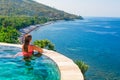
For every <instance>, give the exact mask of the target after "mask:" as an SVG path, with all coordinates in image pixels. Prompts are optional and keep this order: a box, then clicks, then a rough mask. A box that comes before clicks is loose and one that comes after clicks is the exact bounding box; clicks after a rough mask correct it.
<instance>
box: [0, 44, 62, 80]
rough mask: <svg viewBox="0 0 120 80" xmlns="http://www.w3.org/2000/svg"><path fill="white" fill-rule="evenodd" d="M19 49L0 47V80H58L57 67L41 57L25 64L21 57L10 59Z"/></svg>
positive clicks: (49, 60) (46, 58)
mask: <svg viewBox="0 0 120 80" xmlns="http://www.w3.org/2000/svg"><path fill="white" fill-rule="evenodd" d="M20 51H21V49H20V48H16V47H8V46H0V80H60V73H59V69H58V67H57V65H56V64H55V63H54V62H53V61H52V60H51V59H50V58H48V57H46V56H44V55H42V56H41V57H37V58H35V59H34V60H31V61H29V62H25V61H24V60H23V59H22V57H17V58H12V56H13V55H15V54H16V53H17V52H20Z"/></svg>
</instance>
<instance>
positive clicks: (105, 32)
mask: <svg viewBox="0 0 120 80" xmlns="http://www.w3.org/2000/svg"><path fill="white" fill-rule="evenodd" d="M86 32H91V33H96V34H103V35H104V34H110V35H115V34H116V33H117V32H107V31H95V30H86Z"/></svg>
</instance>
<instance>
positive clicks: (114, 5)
mask: <svg viewBox="0 0 120 80" xmlns="http://www.w3.org/2000/svg"><path fill="white" fill-rule="evenodd" d="M35 1H38V2H40V3H43V4H45V5H49V6H51V7H54V8H57V9H60V10H63V11H66V12H69V13H73V14H77V15H81V16H103V17H120V0H35Z"/></svg>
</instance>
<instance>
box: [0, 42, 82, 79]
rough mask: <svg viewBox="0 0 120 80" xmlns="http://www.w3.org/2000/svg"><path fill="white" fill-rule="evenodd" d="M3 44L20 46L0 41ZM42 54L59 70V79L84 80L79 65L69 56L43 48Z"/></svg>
mask: <svg viewBox="0 0 120 80" xmlns="http://www.w3.org/2000/svg"><path fill="white" fill-rule="evenodd" d="M0 45H3V46H13V47H20V48H21V45H20V44H9V43H0ZM43 55H45V56H47V57H49V58H50V59H52V60H53V61H54V62H55V63H56V64H57V66H58V68H59V71H60V74H61V75H60V77H61V78H60V80H84V77H83V74H82V72H81V70H80V69H79V67H78V66H77V65H76V64H75V63H74V62H73V60H71V59H70V58H68V57H66V56H64V55H62V54H60V53H58V52H55V51H51V50H46V49H44V53H43Z"/></svg>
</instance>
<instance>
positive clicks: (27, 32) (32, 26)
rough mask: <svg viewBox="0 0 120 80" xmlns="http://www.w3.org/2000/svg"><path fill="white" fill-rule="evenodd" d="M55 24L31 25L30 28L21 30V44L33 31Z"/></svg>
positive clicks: (50, 22)
mask: <svg viewBox="0 0 120 80" xmlns="http://www.w3.org/2000/svg"><path fill="white" fill-rule="evenodd" d="M54 22H55V21H49V22H46V23H44V24H36V25H30V26H28V27H26V28H22V29H20V30H19V32H20V34H21V35H20V37H18V39H19V41H20V43H22V42H23V38H24V35H26V34H29V33H30V32H32V31H33V30H35V29H37V28H40V27H43V26H46V25H49V24H52V23H54Z"/></svg>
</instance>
